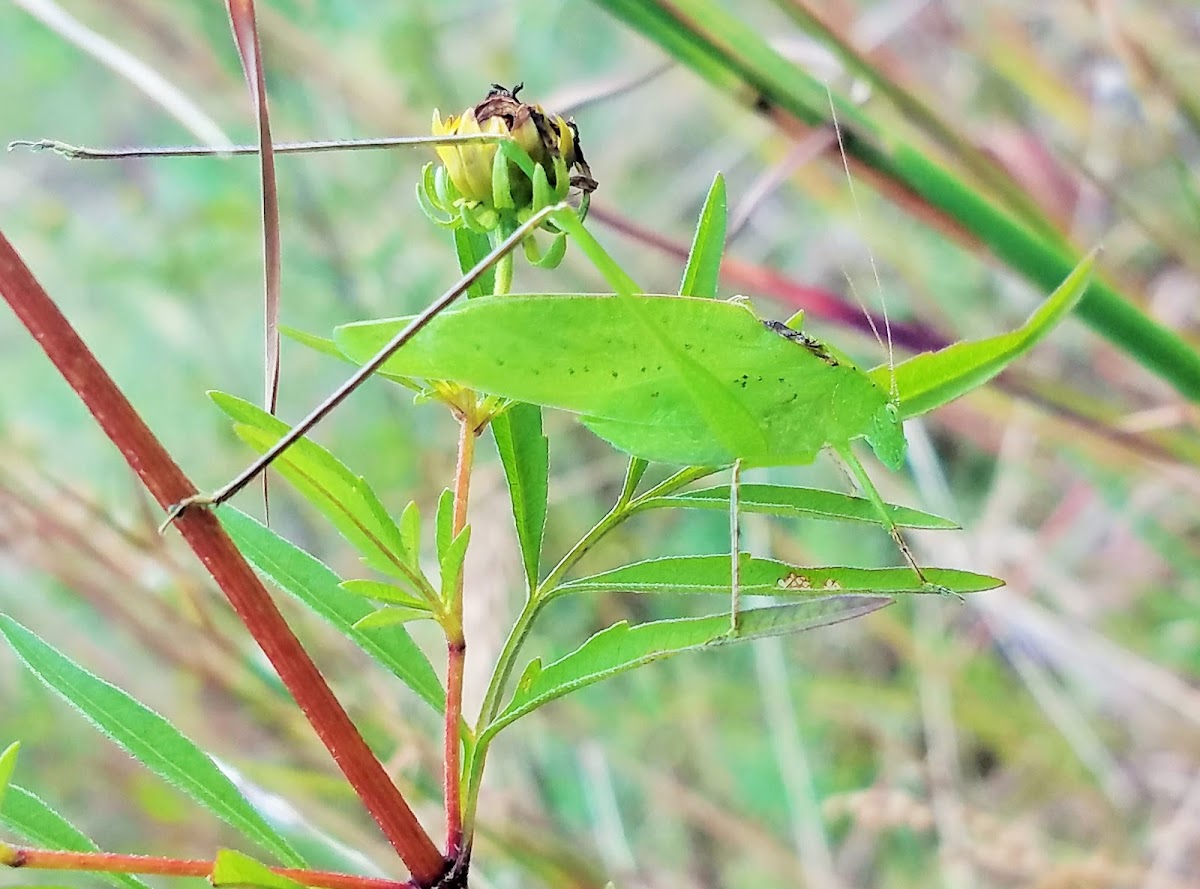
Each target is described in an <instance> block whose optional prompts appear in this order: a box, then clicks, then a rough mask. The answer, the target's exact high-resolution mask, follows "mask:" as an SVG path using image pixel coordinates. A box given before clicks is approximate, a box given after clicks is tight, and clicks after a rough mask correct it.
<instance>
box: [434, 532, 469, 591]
mask: <svg viewBox="0 0 1200 889" xmlns="http://www.w3.org/2000/svg"><path fill="white" fill-rule="evenodd" d="M470 543H471V526H470V525H463V529H462V530H461V531H459V532H458V533H457V534H455V535H454V539H453V540H451V541H450V543H449V544H447V545H446V550H445V552H443V553H442V561H441V564H440V565H439V566H438V567H439V570H440V572H441V575H442V601H443V602H451V601H453V600H454V598H455V597H456V596H457V595H458V590H459V586H460V584H461V583H462V573H463V562H464V561H465V560H466V558H467V547H468V546H469V545H470Z"/></svg>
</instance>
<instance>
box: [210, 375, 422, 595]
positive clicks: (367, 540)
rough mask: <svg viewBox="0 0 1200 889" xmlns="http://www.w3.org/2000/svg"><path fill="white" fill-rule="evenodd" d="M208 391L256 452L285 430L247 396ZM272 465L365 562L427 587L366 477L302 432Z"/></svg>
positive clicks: (418, 585)
mask: <svg viewBox="0 0 1200 889" xmlns="http://www.w3.org/2000/svg"><path fill="white" fill-rule="evenodd" d="M209 397H210V398H212V400H213V401H214V402H215V403H216V405H217V407H219V408H220V409H221V410H222V411H223V412H224V413H225V414H226V415H227V416H229V417H230V418H231V419H233V420H234V421H235V426H234V431H235V432H236V433H237V434H238V437H239V438H241V439H242V440H243V441H245V442H246V443H247V444H249V445H250V446H251V447H253V448H254V449H255V450H257V451H258V452H259V453H262V452H264V451H266V450H268V449H269V448H270V447H271V446H272V445H274V444H275V442H277V441H278V440H279V439H280V438H281V437H282V436H283V435H284V434H285V433H286V432H287V431H288V426H287V424H286V423H284V422H283V421H281V420H279V419H277V418H275V417H273V416H271V415H270V414H268V413H267V412H266V411H264V410H262V409H261V408H259V407H256V406H255V405H253V404H251V403H250V402H248V401H244V400H242V399H240V398H236V397H234V396H232V395H226V394H225V393H223V392H210V393H209ZM273 465H274V468H275V469H277V470H278V471H279V473H280V474H281V475H282V476H283V477H284V478H286V479H287V480H288V481H289V482H291V484H292V485H293V486H294V487H295V488H296V490H297V491H299V492H300V494H301V495H303V497H304V499H305V500H307V501H308V502H309V503H311V504H312V505H313V506H314V507H316V508H317V509H318V510H319V511H320V512H321V514H322V515H324V516H325V517H326V518H327V519H329V521H330V522H331V523H332V524H333V526H334V527H335V528H337V530H338V531H339V532H340V533H341V535H342V536H343V537H345V538H346V540H348V541H349V542H350V543H351V544H352V545H353V546H354V547H355V549H357V550H358V551H359V552H360V553H361V554H362V557H363V561H364V562H366V564H367V565H369V566H370V567H372V568H374V569H375V570H376V571H379V572H381V573H383V574H387V575H389V576H391V577H396V578H400V579H402V580H405V581H407V582H408V583H409V584H410V585H412V586H414V587H417V588H422V587H424V588H425V589H426V590H430V591H431V588H430V587H429V584H428V581H426V580H425V579H424V577H423V576H422V575H421V573H420V569H419V567H418V565H417V561H416V555H415V553H410V552H408V550H407V549H406V548H405V545H404V538H403V536H402V535H401V533H400V529H399V528H398V527H396V523H395V522H393V521H392V519H391V518H390V517H389V516H388V514H387V511H386V510H385V509H384V508H383V505H382V504H381V503H380V502H379V498H378V497H377V496H376V495H375V492H374V491H373V490H371V488H370V486H369V485H368V484H367V483H366V480H365V479H363V478H362V477H361V476H358V475H355V474H354V473H353V472H351V471H350V470H349V469H348V468H347V467H346V465H345V464H344V463H342V462H341V461H340V460H338V459H337V458H336V457H334V456H333V454H331V453H329V451H327V450H326V449H325V448H323V447H321V446H320V445H318V444H315V443H314V442H311V441H309V440H308V439H305V438H302V439H300V441H298V442H296V443H295V444H294V445H292V446H291V447H290V448H288V449H287V450H286V451H284V452H283V453H282V454H281V455H280V456H279V459H278V460H276V461H275V463H274V464H273Z"/></svg>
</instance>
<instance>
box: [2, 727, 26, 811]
mask: <svg viewBox="0 0 1200 889" xmlns="http://www.w3.org/2000/svg"><path fill="white" fill-rule="evenodd" d="M20 752H21V742H20V741H13V742H12V743H11V744H9V745H8V747H7V748H5V750H4V752H3V753H0V806H3V805H4V791H5V790H7V789H8V782H9V781H11V780H12V774H13V769H15V768H16V767H17V754H18V753H20Z"/></svg>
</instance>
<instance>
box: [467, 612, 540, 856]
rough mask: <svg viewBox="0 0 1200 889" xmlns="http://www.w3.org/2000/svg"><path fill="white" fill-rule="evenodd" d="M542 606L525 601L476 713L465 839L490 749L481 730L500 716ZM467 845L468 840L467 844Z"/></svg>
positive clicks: (469, 774) (488, 738)
mask: <svg viewBox="0 0 1200 889" xmlns="http://www.w3.org/2000/svg"><path fill="white" fill-rule="evenodd" d="M542 604H543V601H542V600H538V599H536V598H533V597H530V598H528V599H526V600H525V607H524V608H522V609H521V613H520V614H519V615H517V620H516V622H515V623H514V624H513V626H512V629H511V630H509V632H508V638H507V639H505V640H504V647H503V648H502V649H501V650H500V656H499V657H498V658H497V659H496V669H495V671H494V672H493V673H492V680H491V682H490V683H488V688H487V692H486V693H485V695H484V698H483V706H482V707H480V710H479V722H478V724H477V725H476V727H475V735H476V737H477V738H478V741H477V743H476V744H475V747H474V749H473V751H472V753H471V757H470V762H469V763H468V764H467V773H468V774H467V794H466V797H467V798H466V802H465V804H464V812H463V829H464V831H465V832H466V836H467V837H471V836H472V834H473V833H474V825H475V811H476V808H477V806H478V803H479V788H480V785H481V782H482V778H483V766H484V763H485V762H486V761H487V753H488V748H489V747H490V746H491V737H490V736H488V737H486V738H485V737H484V736H483V730H484V728H485V727H486V726H487V725H488V724H489V723H491V721H492V720H493V719H495V718H496V714H497V713H499V712H500V696H501V695H502V694H503V693H504V687H505V686H506V685H507V684H508V677H509V676H510V675H511V674H512V667H513V664H514V663H516V659H517V654H518V653H520V651H521V646H522V645H524V644H525V640H526V638H527V637H528V636H529V631H530V630H531V629H533V623H534V621H535V620H536V619H537V615H538V612H540V611H541V607H542ZM469 842H470V840H468V843H469Z"/></svg>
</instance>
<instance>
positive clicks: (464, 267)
mask: <svg viewBox="0 0 1200 889" xmlns="http://www.w3.org/2000/svg"><path fill="white" fill-rule="evenodd" d="M506 169H507V168H506ZM454 251H455V253H457V254H458V268H459V270H460V271H462V273H463V274H464V275H465V274H466V273H467V272H469V271H470V270H471V269H473V268H474V267H475V265H476V264H477V263H478V262H479V261H480V260H481V259H483V258H484V257H485V256H487V255H488V254H489V253H491V252H492V245H491V244H490V243H489V242H488V238H487V235H484V234H479V233H478V232H473V231H471V230H470V229H467V228H464V227H459V228H456V229H455V230H454ZM495 289H496V267H495V266H492V267H491V268H490V269H488V270H487V271H486V272H484V273H483V274H482V275H481V276H480V278H479V280H478V281H476V282H475V283H474V284H472V285H471V286H470V287H468V288H467V297H468V299H470V298H474V297H477V296H487V295H489V294H490V293H492V292H493V291H494V290H495Z"/></svg>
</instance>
